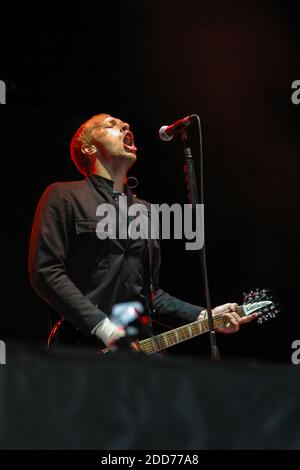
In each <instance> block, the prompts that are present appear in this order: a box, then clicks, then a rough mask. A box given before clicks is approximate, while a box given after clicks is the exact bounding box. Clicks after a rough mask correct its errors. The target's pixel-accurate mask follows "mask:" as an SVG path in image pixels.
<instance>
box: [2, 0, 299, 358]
mask: <svg viewBox="0 0 300 470" xmlns="http://www.w3.org/2000/svg"><path fill="white" fill-rule="evenodd" d="M62 8H64V10H63V9H62ZM6 9H7V13H6V19H5V15H4V16H3V21H4V22H5V21H7V23H8V25H9V28H8V30H7V32H5V33H2V35H3V37H2V39H1V41H2V45H3V57H2V61H1V62H2V65H3V67H2V68H1V76H0V79H2V80H5V82H6V84H7V105H6V106H1V108H0V109H1V115H2V125H1V142H2V152H1V154H2V172H3V174H2V190H3V195H2V199H1V201H2V207H1V209H2V230H1V239H2V240H1V241H2V250H1V251H2V270H1V271H2V283H1V284H2V288H3V292H2V299H3V302H2V312H1V326H0V338H1V339H4V340H6V341H7V342H8V343H9V341H16V340H17V341H25V342H30V343H35V342H45V340H46V337H47V327H48V323H47V306H46V305H45V304H44V303H43V302H42V301H41V300H40V299H39V298H38V297H37V296H36V295H35V294H34V292H33V291H32V290H31V287H30V284H29V281H28V274H27V250H28V241H29V235H30V229H31V224H32V218H33V214H34V210H35V207H36V204H37V202H38V199H39V197H40V195H41V193H42V192H43V190H44V189H45V187H46V186H47V185H48V184H50V183H52V182H54V181H67V180H73V179H80V177H81V176H80V174H79V173H77V171H76V169H75V167H74V166H73V164H72V162H71V160H70V157H69V142H70V139H71V137H72V135H73V133H74V132H75V130H76V129H77V128H78V126H79V125H80V124H81V123H82V122H83V121H85V120H86V119H88V118H89V117H90V116H92V115H93V114H98V113H100V112H106V113H110V114H112V115H115V116H117V117H120V118H121V119H123V120H126V121H127V122H129V123H130V124H131V128H132V130H133V132H134V134H135V141H136V144H137V146H138V148H139V152H138V162H137V164H136V165H135V167H134V168H133V169H132V171H131V175H134V176H136V177H137V178H138V180H139V186H138V188H137V194H138V195H139V196H140V197H142V198H144V199H148V200H149V201H151V202H155V203H162V202H167V203H173V202H180V203H186V202H187V193H186V187H185V181H184V174H183V155H182V146H181V142H180V139H179V138H177V139H176V140H174V141H173V142H171V143H164V142H161V141H160V140H159V139H158V137H157V131H158V129H159V127H160V126H161V125H163V124H169V123H171V122H173V121H174V120H176V119H178V118H181V117H183V116H186V115H188V114H192V113H196V114H198V115H199V116H200V118H201V121H202V131H203V141H204V182H205V203H206V206H205V208H206V209H205V211H206V212H205V222H206V225H205V228H206V239H207V258H208V259H207V262H208V273H209V279H210V288H211V296H212V302H213V305H218V304H221V303H224V302H227V301H237V302H241V299H242V293H243V292H244V291H249V290H250V289H253V288H256V287H267V288H271V289H272V290H273V291H274V292H275V293H276V294H277V296H278V297H279V299H280V301H281V303H282V305H283V308H282V312H281V314H280V315H279V316H278V318H277V319H275V320H273V321H270V322H268V323H266V324H265V325H263V326H256V325H254V324H251V325H247V326H244V327H243V328H242V330H241V331H240V333H238V334H236V335H229V336H226V337H225V336H224V335H218V337H217V338H218V344H219V348H220V352H221V356H223V357H232V356H235V357H238V358H243V357H248V358H255V359H258V360H269V361H280V362H286V363H290V355H291V351H292V350H291V343H292V341H293V340H294V339H299V338H300V332H299V327H300V318H299V310H298V308H297V305H298V254H299V251H298V239H299V233H298V223H297V222H298V215H299V205H298V200H299V197H298V174H299V163H298V162H299V152H300V135H299V117H300V105H299V106H295V105H293V104H292V101H291V94H292V90H291V84H292V82H293V81H294V80H296V79H300V63H299V46H300V33H299V21H298V18H299V9H298V10H297V8H296V6H295V2H283V1H276V0H273V1H258V0H253V1H251V2H249V1H247V2H246V1H245V2H242V1H236V2H234V1H226V2H221V1H216V0H213V1H212V0H209V1H208V0H204V1H189V0H187V1H185V2H175V1H174V2H171V1H151V2H150V1H127V2H122V3H121V2H110V1H107V2H102V1H99V0H98V1H89V2H84V3H81V4H80V5H79V6H77V5H75V4H74V5H72V6H67V5H66V6H64V7H62V3H55V2H51V3H42V4H40V6H35V7H33V6H29V4H28V3H26V4H24V5H18V6H16V5H12V6H11V7H9V6H6ZM191 136H192V141H193V150H194V156H195V158H198V156H199V152H198V146H197V144H198V134H197V129H196V127H193V128H191ZM161 286H162V287H163V288H164V289H165V290H167V291H169V292H170V293H173V294H174V295H176V296H178V297H180V298H182V299H185V300H188V301H191V302H193V303H199V304H201V303H202V304H203V301H204V297H203V287H202V277H201V272H200V267H199V257H198V256H197V253H195V252H192V251H190V252H188V251H185V250H184V242H179V241H177V242H175V241H168V242H167V241H165V242H164V243H163V264H162V269H161ZM169 354H174V355H176V354H186V355H193V356H197V355H199V356H201V357H203V356H205V355H208V354H209V337H208V335H206V336H205V337H202V338H200V339H199V338H198V339H193V340H191V341H189V342H187V343H184V344H182V345H180V346H177V347H176V348H173V349H170V350H169Z"/></svg>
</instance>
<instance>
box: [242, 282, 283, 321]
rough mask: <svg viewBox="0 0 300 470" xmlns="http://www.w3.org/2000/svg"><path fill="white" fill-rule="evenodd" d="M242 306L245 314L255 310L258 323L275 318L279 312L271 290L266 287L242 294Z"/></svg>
mask: <svg viewBox="0 0 300 470" xmlns="http://www.w3.org/2000/svg"><path fill="white" fill-rule="evenodd" d="M242 308H243V311H244V314H245V315H250V313H254V312H256V313H257V314H258V318H257V323H259V324H262V323H263V322H265V321H267V320H269V319H270V318H275V317H276V315H277V314H278V313H279V312H280V308H279V303H278V302H277V301H275V300H274V298H273V294H272V292H271V291H270V290H268V289H256V290H254V291H251V292H249V294H244V303H243V305H242Z"/></svg>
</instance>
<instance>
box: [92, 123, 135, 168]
mask: <svg viewBox="0 0 300 470" xmlns="http://www.w3.org/2000/svg"><path fill="white" fill-rule="evenodd" d="M87 128H88V129H90V132H91V136H92V141H93V144H94V145H95V146H96V147H97V148H98V150H99V152H100V154H101V156H102V158H103V159H104V160H106V161H109V162H112V163H114V162H116V163H117V162H118V163H121V162H120V160H123V163H124V162H126V163H128V164H130V166H131V165H132V164H133V163H134V162H135V160H136V151H137V148H136V147H135V145H134V140H133V134H132V132H130V130H129V124H127V123H126V122H123V121H121V120H120V119H117V118H114V117H112V116H110V115H109V114H100V115H98V116H94V117H93V118H91V119H90V121H88V123H87Z"/></svg>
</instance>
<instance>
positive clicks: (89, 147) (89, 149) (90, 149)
mask: <svg viewBox="0 0 300 470" xmlns="http://www.w3.org/2000/svg"><path fill="white" fill-rule="evenodd" d="M81 151H82V153H84V154H85V155H88V156H90V155H94V154H95V153H97V148H96V146H95V145H93V144H84V145H82V146H81Z"/></svg>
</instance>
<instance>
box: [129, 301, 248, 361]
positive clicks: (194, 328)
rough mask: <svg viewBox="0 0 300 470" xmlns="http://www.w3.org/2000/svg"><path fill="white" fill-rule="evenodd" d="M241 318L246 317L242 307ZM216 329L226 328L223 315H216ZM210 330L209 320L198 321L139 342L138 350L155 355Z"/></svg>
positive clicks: (239, 309) (239, 311)
mask: <svg viewBox="0 0 300 470" xmlns="http://www.w3.org/2000/svg"><path fill="white" fill-rule="evenodd" d="M237 313H238V314H239V315H240V316H241V317H242V316H244V310H243V308H242V307H239V308H238V312H237ZM213 319H214V327H215V328H218V327H220V326H224V319H223V316H222V314H218V315H214V317H213ZM209 330H210V328H209V323H208V319H207V318H204V319H203V320H197V321H195V322H192V323H188V324H187V325H183V326H179V327H178V328H175V329H174V330H171V331H167V332H166V333H161V334H160V335H156V336H153V337H151V338H147V339H143V340H141V341H138V348H139V349H140V351H142V352H143V353H145V354H153V353H155V352H158V351H162V350H163V349H167V348H169V347H170V346H175V345H176V344H179V343H182V342H183V341H186V340H188V339H191V338H193V337H195V336H199V335H202V334H204V333H207V332H208V331H209Z"/></svg>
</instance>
